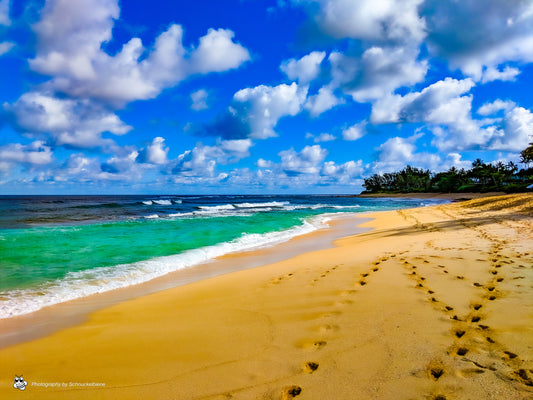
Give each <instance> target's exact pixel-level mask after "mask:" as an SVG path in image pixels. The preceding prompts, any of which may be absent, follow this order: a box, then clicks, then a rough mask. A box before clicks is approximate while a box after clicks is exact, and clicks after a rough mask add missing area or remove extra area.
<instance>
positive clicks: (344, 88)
mask: <svg viewBox="0 0 533 400" xmlns="http://www.w3.org/2000/svg"><path fill="white" fill-rule="evenodd" d="M532 88H533V2H532V1H531V0H358V1H354V0H195V1H182V0H179V1H165V0H151V1H150V2H147V1H143V0H127V1H126V0H122V1H119V0H35V1H31V0H26V1H23V0H0V194H2V193H3V194H127V193H130V194H143V193H161V194H163V193H166V194H209V193H216V194H241V193H242V194H278V193H279V194H283V193H287V194H298V193H309V194H313V193H314V194H319V193H323V194H335V193H336V194H349V193H359V192H360V191H361V190H363V187H362V183H363V179H364V178H365V177H368V176H370V175H372V174H375V173H385V172H391V171H397V170H399V169H401V168H403V167H404V166H406V165H407V164H409V165H412V166H414V167H418V168H424V169H430V170H432V171H435V172H438V171H444V170H447V169H449V168H450V167H452V166H455V167H457V168H469V167H471V164H472V161H474V160H475V159H477V158H481V159H482V160H483V161H485V162H496V161H503V162H509V161H513V162H515V163H518V162H519V160H520V156H519V154H520V151H521V150H523V149H524V148H525V147H527V145H528V143H530V142H531V141H533V114H532V111H531V110H532V109H533V90H532Z"/></svg>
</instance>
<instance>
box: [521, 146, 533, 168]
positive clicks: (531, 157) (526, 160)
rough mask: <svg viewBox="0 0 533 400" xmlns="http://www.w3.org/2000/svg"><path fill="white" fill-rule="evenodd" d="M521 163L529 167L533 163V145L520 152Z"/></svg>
mask: <svg viewBox="0 0 533 400" xmlns="http://www.w3.org/2000/svg"><path fill="white" fill-rule="evenodd" d="M520 162H521V163H523V164H526V165H527V166H529V164H530V163H532V162H533V143H530V144H529V146H528V147H526V148H525V149H524V150H522V151H521V152H520Z"/></svg>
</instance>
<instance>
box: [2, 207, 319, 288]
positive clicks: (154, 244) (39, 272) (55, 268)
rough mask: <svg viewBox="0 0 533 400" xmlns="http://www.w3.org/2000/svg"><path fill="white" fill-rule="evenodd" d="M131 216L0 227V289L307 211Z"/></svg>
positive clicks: (213, 239) (187, 245) (271, 226)
mask: <svg viewBox="0 0 533 400" xmlns="http://www.w3.org/2000/svg"><path fill="white" fill-rule="evenodd" d="M299 214H300V215H297V214H296V215H295V213H293V214H291V213H289V212H280V213H277V214H269V213H258V214H255V215H250V216H240V217H239V216H235V217H231V221H230V220H228V217H213V218H197V219H193V218H189V219H171V220H160V219H153V220H140V221H138V220H134V221H123V222H115V223H113V222H107V223H99V224H90V225H81V226H62V227H37V228H31V229H11V230H4V231H3V232H2V240H0V254H2V261H0V268H1V277H2V279H1V286H0V290H6V289H7V290H9V289H14V288H24V287H28V286H32V285H34V284H36V283H39V282H42V281H47V280H54V279H60V278H64V277H65V276H66V275H67V274H68V273H69V272H76V271H82V270H86V269H94V268H98V267H106V266H110V265H118V264H128V263H134V262H137V261H141V260H147V259H150V258H154V257H160V256H168V255H172V254H178V253H182V252H183V251H185V250H190V249H196V248H201V247H206V246H210V245H214V244H217V243H222V242H229V241H231V240H233V239H236V238H238V237H240V236H241V235H242V234H243V233H247V234H250V233H255V234H263V233H267V232H272V231H277V230H284V229H288V228H290V227H292V226H295V225H299V224H301V223H302V218H305V217H307V216H310V215H311V214H310V213H299Z"/></svg>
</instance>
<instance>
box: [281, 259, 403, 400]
mask: <svg viewBox="0 0 533 400" xmlns="http://www.w3.org/2000/svg"><path fill="white" fill-rule="evenodd" d="M395 257H396V254H390V255H387V256H383V257H381V258H379V259H377V260H376V261H374V262H373V263H372V264H371V267H370V268H368V269H367V270H365V271H363V272H361V273H360V274H358V275H357V276H356V279H355V281H354V282H353V286H352V288H349V289H346V290H342V291H341V292H339V293H338V296H339V297H341V298H342V299H341V300H339V301H337V302H334V303H333V304H332V305H331V306H330V308H331V309H330V310H326V311H325V312H324V313H322V314H320V315H318V316H317V319H322V320H330V319H332V318H334V317H335V316H337V315H339V314H341V311H339V310H338V308H339V307H342V306H346V305H349V304H351V303H352V301H351V300H346V297H350V296H353V295H355V294H356V293H357V292H358V290H360V289H362V288H364V287H365V286H366V285H367V284H368V283H369V282H370V280H371V278H372V275H373V274H375V273H376V272H378V271H380V269H381V266H382V264H383V263H385V262H386V261H388V260H390V259H393V258H395ZM341 266H342V264H340V265H335V266H333V267H331V268H329V269H327V270H325V271H323V272H321V273H320V275H319V276H317V277H316V278H314V279H312V281H311V285H316V284H318V283H319V282H320V281H321V280H322V279H325V278H327V277H328V276H329V275H330V274H332V273H333V272H335V270H337V268H339V267H341ZM289 275H292V274H287V275H284V276H282V277H279V278H276V279H274V280H273V281H271V283H272V284H278V283H281V282H283V281H284V280H286V279H288V278H290V276H289ZM330 322H331V321H326V323H323V324H321V325H320V326H319V327H318V329H315V331H318V332H319V333H321V335H320V337H317V338H316V339H312V340H307V339H305V340H303V341H302V342H300V343H298V344H297V345H296V346H297V347H298V348H299V349H301V350H302V351H304V352H307V353H314V352H319V351H320V350H321V349H323V348H324V347H325V346H327V344H328V335H329V334H330V333H331V332H332V331H334V330H336V329H337V328H338V326H337V325H335V324H332V323H330ZM333 322H334V321H333ZM317 354H319V353H317ZM319 369H320V363H319V360H316V359H315V360H310V361H305V362H304V363H303V364H302V367H301V370H302V373H306V374H314V373H317V371H319ZM303 391H304V388H302V387H301V386H299V385H290V386H287V387H285V388H283V390H282V395H281V398H282V399H283V400H289V399H293V398H295V397H297V396H299V395H300V394H301V393H303Z"/></svg>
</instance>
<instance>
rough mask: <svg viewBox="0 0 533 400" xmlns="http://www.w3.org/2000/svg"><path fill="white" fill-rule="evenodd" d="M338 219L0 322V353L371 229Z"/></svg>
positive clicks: (352, 216) (353, 216)
mask: <svg viewBox="0 0 533 400" xmlns="http://www.w3.org/2000/svg"><path fill="white" fill-rule="evenodd" d="M339 214H342V215H338V216H336V215H335V214H332V215H331V217H330V219H329V220H328V221H327V222H326V224H327V225H328V226H327V227H324V228H320V229H317V230H315V231H312V232H309V233H305V234H301V235H297V236H295V237H293V238H291V239H289V240H288V241H285V242H281V243H277V244H274V245H267V246H265V247H262V248H257V249H252V250H244V251H237V252H232V253H228V254H225V255H222V256H219V257H216V258H214V259H212V260H209V261H207V262H203V263H199V264H196V265H194V266H191V267H188V268H183V269H180V270H176V271H173V272H170V273H168V274H166V275H163V276H160V277H157V278H154V279H151V280H149V281H145V282H142V283H138V284H135V285H130V286H126V287H123V288H118V289H114V290H110V291H106V292H102V293H97V294H93V295H90V296H85V297H80V298H76V299H72V300H68V301H63V302H61V303H57V304H52V305H50V306H46V307H43V308H41V309H39V310H37V311H34V312H31V313H27V314H22V315H17V316H13V317H9V318H4V319H1V320H0V326H1V329H0V349H2V348H5V347H8V346H12V345H15V344H19V343H23V342H26V341H30V340H35V339H38V338H41V337H44V336H47V335H50V334H53V333H54V332H57V331H60V330H62V329H65V328H68V327H72V326H75V325H78V324H81V323H83V322H86V321H87V319H88V316H89V315H90V314H91V313H92V312H95V311H98V310H102V309H104V308H107V307H110V306H112V305H114V304H118V303H121V302H124V301H128V300H132V299H135V298H139V297H142V296H147V295H150V294H152V293H156V292H159V291H162V290H167V289H171V288H174V287H180V286H183V285H188V284H190V283H194V282H198V281H201V280H204V279H209V278H213V277H217V276H220V275H224V274H230V273H233V272H236V271H242V270H246V269H250V268H257V267H262V266H267V265H270V264H272V263H276V262H279V261H283V260H286V259H289V258H292V257H295V256H297V255H299V254H302V253H306V252H309V251H312V250H317V249H326V248H330V247H334V242H335V240H337V239H340V238H342V237H345V236H350V235H354V234H358V233H361V232H364V231H366V230H368V229H369V228H360V227H359V225H361V224H363V223H364V222H366V221H368V220H369V218H367V217H365V215H364V214H365V213H339Z"/></svg>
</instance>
